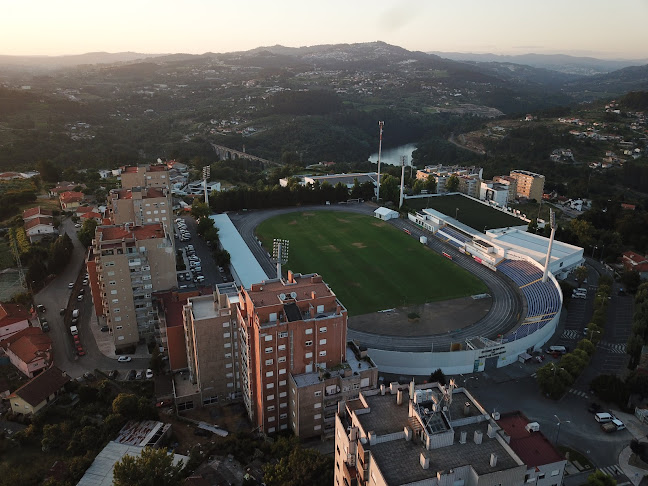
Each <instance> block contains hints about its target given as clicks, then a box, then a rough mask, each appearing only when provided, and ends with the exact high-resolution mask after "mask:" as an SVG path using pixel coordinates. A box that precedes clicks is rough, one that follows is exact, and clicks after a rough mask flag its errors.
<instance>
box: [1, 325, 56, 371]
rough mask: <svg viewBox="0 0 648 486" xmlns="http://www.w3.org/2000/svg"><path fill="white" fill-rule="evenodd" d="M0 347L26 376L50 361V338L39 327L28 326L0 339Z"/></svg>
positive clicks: (42, 367) (43, 367)
mask: <svg viewBox="0 0 648 486" xmlns="http://www.w3.org/2000/svg"><path fill="white" fill-rule="evenodd" d="M0 347H1V348H2V350H3V351H4V353H5V354H6V355H7V357H8V358H9V361H11V364H12V365H14V366H15V367H16V368H18V369H19V370H20V371H21V372H22V373H23V374H24V375H25V376H27V377H28V378H33V377H34V376H36V375H38V374H39V373H41V372H42V371H43V370H45V369H47V368H49V366H50V364H51V363H52V340H51V339H50V338H49V336H48V335H47V334H44V333H43V331H42V330H41V328H40V327H28V328H26V329H23V330H22V331H18V332H17V333H15V334H13V335H11V336H10V337H8V338H6V339H3V340H2V341H0Z"/></svg>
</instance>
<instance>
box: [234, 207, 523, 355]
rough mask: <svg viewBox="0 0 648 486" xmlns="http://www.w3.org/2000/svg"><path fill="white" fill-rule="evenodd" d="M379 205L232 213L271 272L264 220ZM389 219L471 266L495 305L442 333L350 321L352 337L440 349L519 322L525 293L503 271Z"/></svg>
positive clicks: (398, 347) (385, 345) (390, 346)
mask: <svg viewBox="0 0 648 486" xmlns="http://www.w3.org/2000/svg"><path fill="white" fill-rule="evenodd" d="M375 208H376V206H375V205H371V204H339V205H325V206H306V207H292V208H283V209H272V210H267V211H250V212H245V213H237V214H230V218H231V219H232V221H233V222H234V224H235V226H236V227H237V228H238V230H239V232H240V233H241V236H242V237H243V239H244V240H245V242H246V243H247V244H248V246H249V247H250V249H251V250H252V252H253V254H254V256H255V257H256V258H257V260H258V261H259V263H260V264H261V266H262V267H263V269H264V270H265V271H266V273H267V274H268V275H273V274H274V272H275V265H274V264H273V263H272V261H271V260H270V258H269V257H268V254H267V252H266V250H265V249H263V248H262V247H260V246H259V243H258V240H257V239H256V237H255V235H254V230H255V228H256V227H257V226H258V225H259V224H260V223H261V222H262V221H264V220H266V219H268V218H271V217H274V216H277V215H280V214H286V213H290V212H295V211H321V210H326V211H348V212H355V213H361V214H366V215H373V211H374V210H375ZM389 223H390V224H392V225H393V226H394V227H396V228H399V229H403V230H404V229H407V230H408V231H409V232H410V234H411V236H412V237H413V238H416V239H418V238H419V237H420V236H427V237H428V243H427V245H428V247H430V248H431V249H432V250H434V251H436V252H437V253H441V252H446V253H449V254H450V255H452V257H453V261H454V262H455V263H457V264H458V265H460V266H461V267H463V268H465V269H467V270H468V271H469V272H471V273H472V274H474V275H476V276H477V277H478V278H480V279H481V280H483V281H484V282H485V283H486V285H487V286H488V288H489V292H490V294H491V296H492V298H493V306H492V308H491V310H490V312H489V313H488V314H487V315H486V316H484V317H483V318H482V319H480V320H479V321H478V322H476V323H475V324H474V325H472V326H470V327H468V328H464V329H460V330H457V331H454V332H452V333H449V334H446V335H442V336H424V337H399V336H383V335H377V334H371V333H367V332H362V331H357V330H354V329H353V323H352V322H350V326H349V329H348V336H349V338H351V339H353V340H355V341H356V342H358V343H359V344H362V345H364V346H367V347H369V348H375V349H385V350H389V351H411V352H417V351H429V350H430V349H432V348H434V349H435V350H438V351H448V350H449V349H450V344H451V343H453V342H457V341H463V340H465V339H467V338H471V337H475V336H484V337H488V338H490V339H494V338H496V337H497V335H498V334H503V333H505V332H506V331H508V330H510V329H512V328H513V327H515V326H516V325H517V324H518V323H519V321H520V317H521V314H522V310H523V297H522V296H521V293H520V292H519V290H517V289H516V288H515V287H514V286H513V285H512V284H511V283H510V281H509V280H508V279H506V278H505V277H503V276H501V275H499V274H498V273H497V272H493V271H491V270H489V269H488V268H486V267H484V266H483V265H480V264H479V263H477V262H475V261H474V260H473V259H472V258H470V257H467V256H466V255H463V254H461V253H460V252H459V251H457V249H456V248H455V247H453V246H451V245H447V244H445V243H443V242H442V241H440V240H438V239H436V238H434V237H432V235H431V234H430V233H429V232H427V231H425V230H423V229H422V228H419V227H418V226H416V225H415V224H414V223H412V222H411V221H409V220H406V219H394V220H390V221H389Z"/></svg>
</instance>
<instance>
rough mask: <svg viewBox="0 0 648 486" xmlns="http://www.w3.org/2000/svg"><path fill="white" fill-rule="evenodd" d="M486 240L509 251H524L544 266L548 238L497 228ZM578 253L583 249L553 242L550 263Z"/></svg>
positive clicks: (490, 232) (489, 233) (489, 231)
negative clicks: (516, 249)
mask: <svg viewBox="0 0 648 486" xmlns="http://www.w3.org/2000/svg"><path fill="white" fill-rule="evenodd" d="M488 239H489V240H490V241H491V242H492V243H494V244H496V245H498V246H502V247H507V248H511V249H515V248H522V249H524V250H525V251H524V253H526V254H527V255H529V256H530V257H531V258H533V259H534V260H536V261H537V262H538V263H540V264H542V265H544V262H545V258H546V255H547V250H548V249H549V238H546V237H544V236H540V235H536V234H533V233H527V232H526V231H520V230H518V229H507V228H499V229H495V230H488ZM579 252H580V253H581V254H582V252H583V249H582V248H579V247H578V246H574V245H570V244H567V243H563V242H562V241H558V240H554V243H553V247H552V248H551V261H552V262H555V261H559V260H562V259H564V258H567V257H569V256H572V255H574V254H576V253H579Z"/></svg>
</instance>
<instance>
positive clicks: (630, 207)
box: [621, 203, 637, 211]
mask: <svg viewBox="0 0 648 486" xmlns="http://www.w3.org/2000/svg"><path fill="white" fill-rule="evenodd" d="M636 208H637V206H636V205H634V204H628V203H621V209H625V210H627V211H634V210H635V209H636Z"/></svg>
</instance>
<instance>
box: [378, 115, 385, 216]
mask: <svg viewBox="0 0 648 486" xmlns="http://www.w3.org/2000/svg"><path fill="white" fill-rule="evenodd" d="M384 125H385V122H384V121H379V122H378V128H379V129H380V140H379V141H378V191H377V192H376V202H377V203H378V204H380V155H381V153H382V132H383V126H384Z"/></svg>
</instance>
